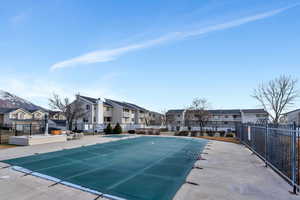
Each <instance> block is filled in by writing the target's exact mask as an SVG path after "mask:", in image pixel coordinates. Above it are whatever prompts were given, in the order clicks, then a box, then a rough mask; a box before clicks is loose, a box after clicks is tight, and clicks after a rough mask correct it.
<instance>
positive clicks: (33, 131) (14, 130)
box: [0, 124, 45, 136]
mask: <svg viewBox="0 0 300 200" xmlns="http://www.w3.org/2000/svg"><path fill="white" fill-rule="evenodd" d="M44 131H45V125H44V124H1V125H0V134H1V133H4V132H5V133H11V134H12V135H15V136H21V135H39V134H42V133H44Z"/></svg>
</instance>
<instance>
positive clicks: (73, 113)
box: [49, 94, 86, 130]
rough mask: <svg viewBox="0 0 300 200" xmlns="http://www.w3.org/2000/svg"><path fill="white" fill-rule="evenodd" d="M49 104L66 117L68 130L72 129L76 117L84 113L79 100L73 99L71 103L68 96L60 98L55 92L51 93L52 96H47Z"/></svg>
mask: <svg viewBox="0 0 300 200" xmlns="http://www.w3.org/2000/svg"><path fill="white" fill-rule="evenodd" d="M49 106H50V107H51V109H54V110H58V111H60V112H62V114H63V115H64V116H65V117H66V121H67V123H68V129H69V130H72V127H73V123H74V122H75V121H77V119H78V118H80V117H83V116H84V115H85V114H86V112H85V110H84V108H83V106H82V103H81V102H80V101H77V100H75V101H73V102H72V103H71V102H70V100H69V98H68V97H65V98H64V99H61V98H60V96H59V95H57V94H53V97H52V98H49Z"/></svg>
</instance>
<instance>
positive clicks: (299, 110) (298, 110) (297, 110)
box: [284, 109, 300, 115]
mask: <svg viewBox="0 0 300 200" xmlns="http://www.w3.org/2000/svg"><path fill="white" fill-rule="evenodd" d="M293 112H300V109H296V110H292V111H289V112H287V113H284V115H287V114H290V113H293Z"/></svg>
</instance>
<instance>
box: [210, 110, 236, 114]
mask: <svg viewBox="0 0 300 200" xmlns="http://www.w3.org/2000/svg"><path fill="white" fill-rule="evenodd" d="M208 112H210V113H211V114H215V115H217V114H229V115H230V114H231V115H232V114H238V115H239V114H241V111H240V110H238V109H228V110H223V109H219V110H208Z"/></svg>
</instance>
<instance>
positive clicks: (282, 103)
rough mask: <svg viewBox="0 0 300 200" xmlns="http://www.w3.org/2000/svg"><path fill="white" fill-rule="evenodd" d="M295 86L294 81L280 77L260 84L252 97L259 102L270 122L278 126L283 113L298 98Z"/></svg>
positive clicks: (295, 81) (287, 77) (295, 82)
mask: <svg viewBox="0 0 300 200" xmlns="http://www.w3.org/2000/svg"><path fill="white" fill-rule="evenodd" d="M296 84H297V80H296V79H293V78H292V77H290V76H284V75H282V76H280V77H279V78H276V79H274V80H271V81H269V82H267V83H261V84H260V85H259V86H258V87H257V89H255V90H254V93H253V95H252V97H253V98H255V99H256V100H258V101H259V102H260V104H261V105H262V106H263V107H264V109H265V110H266V111H267V112H268V114H269V116H270V117H271V119H272V122H273V123H275V124H278V123H279V121H280V118H281V116H282V114H283V112H284V111H286V109H287V108H288V107H290V106H292V105H293V104H294V103H295V100H296V99H297V98H298V97H299V93H298V91H297V89H296Z"/></svg>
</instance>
